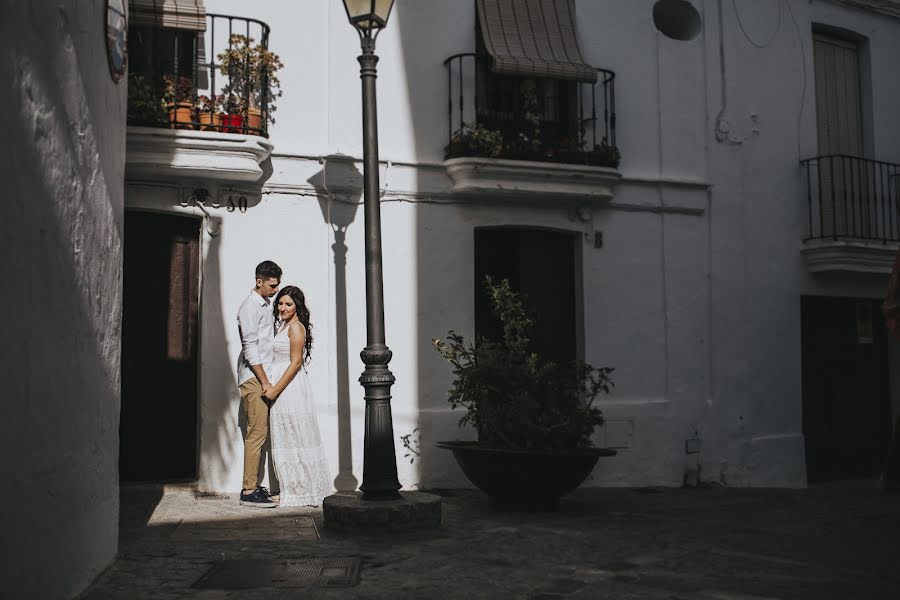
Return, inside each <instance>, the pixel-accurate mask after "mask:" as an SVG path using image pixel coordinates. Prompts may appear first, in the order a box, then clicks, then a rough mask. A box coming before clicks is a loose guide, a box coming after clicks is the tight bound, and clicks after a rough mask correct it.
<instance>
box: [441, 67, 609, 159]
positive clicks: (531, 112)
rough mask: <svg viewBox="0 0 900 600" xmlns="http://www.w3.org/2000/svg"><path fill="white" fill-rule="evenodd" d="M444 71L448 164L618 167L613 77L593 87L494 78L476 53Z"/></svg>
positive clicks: (601, 72) (601, 77) (602, 76)
mask: <svg viewBox="0 0 900 600" xmlns="http://www.w3.org/2000/svg"><path fill="white" fill-rule="evenodd" d="M444 66H445V67H446V69H447V84H448V98H447V133H448V136H449V143H448V144H447V146H446V148H445V157H446V158H457V157H461V156H485V157H493V158H509V159H517V160H535V161H543V162H558V163H573V164H583V165H595V166H605V167H613V168H615V167H617V166H618V164H619V150H618V148H617V147H616V108H615V78H616V75H615V73H613V72H612V71H609V70H606V69H597V72H598V78H597V82H596V83H584V82H576V81H565V80H555V79H529V78H525V77H512V76H506V75H496V74H493V73H491V71H490V69H489V68H488V64H487V59H486V58H485V57H483V56H481V55H479V54H476V53H462V54H455V55H453V56H451V57H449V58H448V59H447V60H445V61H444Z"/></svg>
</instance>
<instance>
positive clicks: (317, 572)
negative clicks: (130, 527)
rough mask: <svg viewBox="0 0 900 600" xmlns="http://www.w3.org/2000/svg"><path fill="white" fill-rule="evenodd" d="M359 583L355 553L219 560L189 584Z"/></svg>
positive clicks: (238, 586)
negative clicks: (288, 558) (315, 556)
mask: <svg viewBox="0 0 900 600" xmlns="http://www.w3.org/2000/svg"><path fill="white" fill-rule="evenodd" d="M358 583H359V558H358V557H355V556H353V557H329V558H300V559H295V560H223V561H219V562H216V563H215V564H213V566H212V568H211V569H210V570H209V571H207V572H206V573H205V574H204V575H203V576H202V577H201V578H200V579H198V580H197V581H196V582H195V583H194V585H193V587H195V588H202V589H214V590H245V589H251V588H264V587H278V588H295V587H350V586H354V585H356V584H358Z"/></svg>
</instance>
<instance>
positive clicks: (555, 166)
mask: <svg viewBox="0 0 900 600" xmlns="http://www.w3.org/2000/svg"><path fill="white" fill-rule="evenodd" d="M444 167H445V168H446V170H447V175H448V176H449V177H450V179H451V180H452V181H453V188H452V191H453V192H454V193H456V194H462V195H464V196H472V199H479V198H484V197H492V198H497V199H508V200H518V199H522V198H537V199H539V200H540V201H541V202H542V203H553V202H555V201H559V200H560V199H566V198H578V199H589V200H599V201H609V200H610V199H611V198H612V197H613V196H614V195H615V189H616V186H617V185H618V184H619V180H620V179H621V178H622V176H621V175H620V174H619V172H618V171H616V170H615V169H610V168H607V167H592V166H586V165H571V164H563V163H545V162H533V161H527V160H508V159H501V158H480V157H464V158H451V159H449V160H445V161H444Z"/></svg>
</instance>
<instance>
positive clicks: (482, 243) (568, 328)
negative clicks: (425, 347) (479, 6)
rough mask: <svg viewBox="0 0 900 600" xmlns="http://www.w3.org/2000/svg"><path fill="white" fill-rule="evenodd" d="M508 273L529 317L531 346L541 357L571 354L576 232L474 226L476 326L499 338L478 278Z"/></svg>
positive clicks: (480, 331)
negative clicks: (521, 295)
mask: <svg viewBox="0 0 900 600" xmlns="http://www.w3.org/2000/svg"><path fill="white" fill-rule="evenodd" d="M485 275H490V276H491V277H492V278H493V279H494V280H495V281H499V280H501V279H503V278H507V279H509V281H510V285H511V286H512V288H513V289H514V290H516V291H518V292H520V293H522V294H523V295H524V297H525V307H526V310H528V311H529V313H530V314H531V315H532V316H533V317H534V329H533V330H532V336H531V349H532V351H534V352H537V353H538V354H539V355H540V356H541V357H543V358H546V359H550V360H557V361H569V360H572V359H574V358H575V357H576V354H577V348H576V331H575V328H576V323H577V319H576V310H577V306H578V305H577V304H576V298H575V235H574V234H571V233H565V232H555V231H546V230H540V229H520V228H507V227H499V228H480V229H476V230H475V332H476V334H477V335H484V336H487V337H491V338H495V339H499V338H500V337H501V336H502V327H501V324H500V321H499V319H496V318H495V317H494V315H493V313H492V310H491V303H490V299H489V297H488V295H487V293H486V292H485V291H484V286H483V284H482V282H483V281H484V277H485Z"/></svg>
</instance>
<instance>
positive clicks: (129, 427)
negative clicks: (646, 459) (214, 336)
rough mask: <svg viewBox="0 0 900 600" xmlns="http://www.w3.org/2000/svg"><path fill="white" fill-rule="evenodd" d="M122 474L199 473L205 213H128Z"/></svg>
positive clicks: (148, 477)
mask: <svg viewBox="0 0 900 600" xmlns="http://www.w3.org/2000/svg"><path fill="white" fill-rule="evenodd" d="M124 262H125V267H124V283H123V288H124V289H123V317H122V415H121V423H120V427H119V434H120V453H119V474H120V478H121V480H122V481H159V480H173V479H194V478H196V476H197V407H198V404H197V392H198V381H197V368H198V356H197V351H198V321H197V314H198V301H199V276H200V221H197V220H196V219H191V218H186V217H179V216H173V215H161V214H152V213H141V212H126V214H125V261H124Z"/></svg>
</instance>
